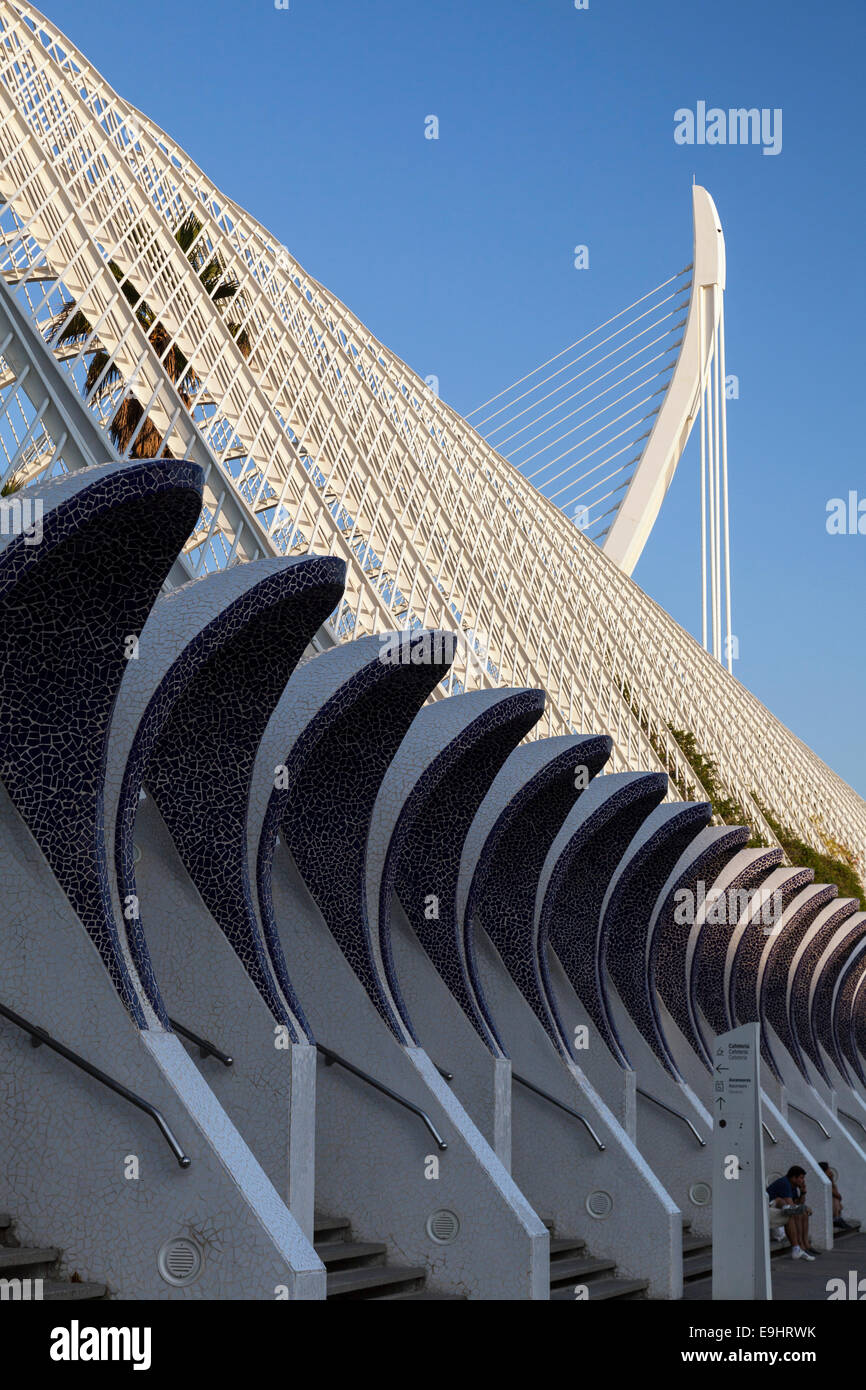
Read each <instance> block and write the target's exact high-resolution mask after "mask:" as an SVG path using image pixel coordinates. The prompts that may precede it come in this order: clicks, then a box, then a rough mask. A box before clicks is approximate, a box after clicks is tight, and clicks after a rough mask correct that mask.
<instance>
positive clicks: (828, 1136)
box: [788, 1101, 830, 1139]
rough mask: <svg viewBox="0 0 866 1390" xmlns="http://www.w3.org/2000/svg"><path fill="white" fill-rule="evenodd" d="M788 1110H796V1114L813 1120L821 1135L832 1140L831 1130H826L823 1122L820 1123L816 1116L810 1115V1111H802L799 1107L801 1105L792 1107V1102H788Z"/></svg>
mask: <svg viewBox="0 0 866 1390" xmlns="http://www.w3.org/2000/svg"><path fill="white" fill-rule="evenodd" d="M788 1109H789V1110H796V1112H797V1114H798V1115H805V1117H806V1119H807V1120H811V1121H812V1124H813V1125H817V1126H818V1128H819V1129H820V1131H821V1133H822V1134H823V1135H824V1138H825V1139H829V1138H830V1131H829V1129H825V1128H824V1126H823V1125H822V1124H821V1121H820V1120H817V1119H816V1118H815V1116H814V1115H810V1114H809V1112H808V1110H801V1109H800V1107H799V1105H792V1104H791V1102H790V1101H788Z"/></svg>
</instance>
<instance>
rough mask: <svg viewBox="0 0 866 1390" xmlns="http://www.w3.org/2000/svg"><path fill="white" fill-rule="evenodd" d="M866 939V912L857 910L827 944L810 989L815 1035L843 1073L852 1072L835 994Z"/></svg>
mask: <svg viewBox="0 0 866 1390" xmlns="http://www.w3.org/2000/svg"><path fill="white" fill-rule="evenodd" d="M864 938H866V912H855V913H853V914H852V916H850V917H848V918H846V920H845V921H844V922H843V923H842V924H841V926H840V927H839V928H838V929H837V930H836V932H835V933H834V934H833V936H832V937H831V938H830V940H829V942H828V943H827V945H826V946H825V948H824V952H823V954H822V956H821V959H820V961H819V962H818V965H817V967H816V969H815V971H814V974H813V976H812V983H811V985H810V989H809V994H810V999H809V1018H810V1021H811V1024H812V1036H813V1037H814V1039H815V1041H816V1042H817V1043H820V1045H821V1047H823V1048H824V1050H825V1052H826V1053H827V1054H828V1056H829V1057H830V1058H831V1060H832V1061H833V1063H834V1065H835V1066H836V1067H837V1068H838V1070H839V1071H840V1072H841V1074H842V1076H847V1075H848V1068H847V1066H846V1064H845V1057H844V1054H843V1052H842V1050H841V1048H840V1047H839V1040H838V1038H837V1036H836V1033H835V1030H834V1028H833V995H834V992H835V988H836V983H837V981H838V979H839V976H840V975H841V974H842V971H843V970H844V968H845V965H846V963H847V961H849V960H850V958H851V956H852V955H853V953H854V952H855V951H856V949H857V946H858V945H859V944H860V942H862V941H863V940H864Z"/></svg>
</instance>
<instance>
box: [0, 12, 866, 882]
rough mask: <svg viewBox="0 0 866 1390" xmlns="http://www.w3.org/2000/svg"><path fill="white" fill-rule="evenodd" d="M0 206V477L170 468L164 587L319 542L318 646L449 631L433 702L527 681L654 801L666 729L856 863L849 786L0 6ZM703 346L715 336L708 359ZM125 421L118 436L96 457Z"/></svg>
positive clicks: (670, 754) (84, 66)
mask: <svg viewBox="0 0 866 1390" xmlns="http://www.w3.org/2000/svg"><path fill="white" fill-rule="evenodd" d="M0 195H2V198H3V200H4V202H3V205H2V207H0V269H2V275H0V444H2V449H3V451H4V453H5V463H4V460H3V459H2V458H0V471H2V472H3V474H4V476H5V478H6V480H7V481H8V479H9V478H10V477H11V476H12V475H14V476H15V478H16V480H17V481H19V482H21V481H23V482H24V483H25V484H31V483H32V482H33V481H34V480H37V479H38V478H40V477H44V476H48V475H52V474H55V473H57V472H60V471H63V470H65V469H68V468H78V467H82V466H86V465H87V464H90V463H94V462H101V461H104V460H105V459H106V458H110V457H113V456H115V455H117V456H121V457H142V456H152V454H153V453H154V452H163V451H165V450H168V451H170V452H171V453H172V454H174V455H175V456H188V457H190V458H193V459H195V460H196V461H198V462H199V463H201V465H202V467H203V468H204V471H205V475H206V491H205V505H204V509H203V511H202V515H201V518H200V520H199V524H198V527H197V529H196V531H195V533H194V535H193V536H192V538H191V539H190V541H189V543H188V546H187V548H186V552H185V555H184V567H183V574H185V575H188V574H201V573H204V572H207V571H209V570H211V569H214V568H218V567H221V566H224V565H227V564H234V563H239V562H242V561H245V560H250V559H253V558H256V557H257V556H260V555H270V554H290V553H299V552H301V551H307V550H319V551H327V550H330V551H332V552H333V553H335V554H339V555H341V556H342V557H343V558H344V559H345V560H346V562H347V566H348V582H347V587H346V593H345V596H344V598H343V600H342V602H341V604H340V606H339V608H338V609H337V611H336V612H335V613H334V615H333V617H332V620H331V624H330V629H331V635H332V637H333V638H334V640H337V641H339V640H341V639H343V638H345V637H347V636H352V635H362V634H370V633H373V634H375V633H378V632H383V631H386V630H390V629H393V628H395V627H400V626H410V627H418V626H421V625H424V626H438V627H445V628H451V629H456V630H457V631H458V632H459V633H460V634H462V639H463V640H462V642H461V657H460V660H459V661H458V662H457V663H456V664H455V668H454V671H453V672H452V675H451V676H450V678H449V681H448V683H447V690H446V691H441V692H439V693H440V694H442V693H451V692H453V691H459V690H461V689H468V688H476V687H478V686H493V685H498V684H518V685H531V686H542V687H543V688H544V689H545V690H546V691H547V692H548V703H547V710H546V717H545V719H544V720H543V721H542V722H541V724H540V725H539V727H538V730H537V733H538V734H539V735H544V734H548V733H549V734H557V733H564V732H567V731H569V730H577V729H580V730H597V731H599V732H602V731H606V732H608V733H610V735H611V737H612V738H613V741H614V750H613V755H612V758H611V762H610V764H609V769H610V770H611V771H622V770H626V769H629V768H647V769H657V768H661V769H663V770H665V771H667V772H668V773H669V774H670V776H671V779H672V780H671V790H670V793H669V794H670V796H671V798H672V799H676V798H677V797H678V796H679V795H680V794H681V793H682V794H684V795H690V796H697V797H699V798H700V797H701V796H702V795H703V794H704V788H703V787H702V786H701V783H700V780H699V778H698V777H697V775H696V774H695V771H694V769H693V768H692V767H691V766H690V765H689V762H688V760H687V758H686V757H685V755H684V753H683V751H682V747H681V745H680V743H679V742H678V740H677V739H676V738H675V737H674V734H673V730H686V731H688V732H690V733H691V734H692V735H693V736H694V739H695V742H696V745H697V747H698V748H699V749H700V750H701V751H702V752H703V753H704V754H705V756H707V757H708V758H711V759H713V760H714V761H715V762H716V764H717V765H718V768H719V771H720V775H721V778H722V780H723V782H724V785H725V788H726V790H727V792H728V794H729V795H730V796H732V797H735V798H736V799H737V801H738V802H739V803H740V804H741V806H742V808H743V812H744V815H745V817H746V818H747V819H748V820H749V821H750V823H752V824H753V825H754V826H755V827H756V829H757V831H758V833H759V834H761V835H762V836H763V837H764V839H765V840H766V841H767V842H769V843H772V842H774V836H773V832H772V830H771V828H770V826H769V824H768V823H767V822H766V821H765V819H764V816H763V814H762V812H761V810H760V806H759V803H761V804H763V805H765V806H767V807H768V808H772V811H773V813H774V815H775V816H776V817H778V819H779V820H781V821H782V822H783V823H785V824H788V825H791V826H792V827H793V828H794V829H795V830H796V831H797V832H798V833H799V834H800V835H801V836H802V838H803V839H804V840H806V841H808V842H809V843H811V844H813V845H814V846H815V848H817V849H823V848H824V847H825V843H826V840H825V837H831V838H832V840H834V841H839V842H841V843H843V844H844V845H846V846H849V847H850V849H851V850H852V852H853V853H855V854H857V855H860V856H864V857H866V806H864V803H863V801H862V800H861V799H860V797H858V796H857V795H856V793H855V792H854V791H853V790H852V789H851V788H850V787H849V786H847V785H846V784H845V783H844V782H843V781H842V780H841V778H839V777H838V776H837V775H836V774H835V773H833V772H831V771H830V769H828V768H827V767H826V766H825V765H824V764H823V763H822V762H821V761H820V759H819V758H817V757H816V755H815V754H814V753H812V752H811V750H810V749H809V748H807V747H806V746H805V745H804V744H803V743H801V742H800V741H799V740H798V739H796V738H795V737H794V736H793V735H792V734H791V733H790V732H789V731H788V730H787V729H786V728H784V727H783V726H782V725H781V724H780V723H779V722H778V721H777V720H776V719H775V718H774V717H773V716H772V715H771V714H770V713H769V711H767V710H766V709H765V708H764V706H763V705H761V703H760V702H759V701H758V700H757V699H755V697H754V696H752V695H751V694H750V693H749V692H748V691H747V690H746V689H745V688H744V687H743V686H742V685H741V684H740V683H739V682H738V681H736V680H735V679H734V678H733V677H732V676H731V675H730V674H729V673H728V672H727V671H725V670H724V669H723V667H722V666H721V665H720V664H719V662H718V661H716V660H715V659H713V657H712V656H711V655H710V654H709V653H708V652H705V651H703V650H702V648H701V646H700V644H699V643H697V642H695V641H694V640H693V639H692V638H691V637H690V636H689V635H688V634H687V633H686V632H684V631H683V630H682V629H681V628H680V627H679V626H678V625H677V624H676V623H675V622H674V621H673V620H672V619H671V618H670V617H669V616H668V614H666V613H665V612H664V611H663V610H662V609H661V608H660V607H659V606H658V605H657V604H655V603H653V602H652V600H651V599H649V598H648V597H647V596H646V595H645V594H644V593H642V592H641V590H640V589H639V588H638V587H637V586H636V585H635V584H634V583H633V582H632V581H631V580H630V578H629V577H628V575H627V574H626V573H625V572H624V566H625V568H627V562H626V561H625V560H623V559H622V557H620V558H619V559H618V560H617V559H613V558H611V555H610V554H608V553H605V552H604V551H601V550H600V549H599V548H598V546H596V545H594V544H593V542H592V541H591V540H589V539H588V538H587V537H586V536H585V535H583V534H581V533H580V531H579V530H577V529H576V528H575V526H574V524H573V523H572V522H571V521H570V520H569V519H568V518H567V517H566V516H564V515H563V513H562V512H561V511H560V509H559V508H558V507H557V506H556V505H555V503H553V502H551V501H550V500H549V499H548V498H547V497H545V496H544V495H543V494H542V493H541V492H540V491H539V490H538V489H536V487H534V486H533V485H532V484H531V483H530V482H528V481H527V479H525V478H524V477H523V476H522V474H521V473H520V472H519V471H518V470H517V469H516V468H515V467H514V466H512V465H511V464H510V463H508V462H507V461H506V460H505V459H504V458H503V457H502V456H501V455H500V454H499V453H498V452H497V451H496V450H495V449H494V448H492V447H491V446H490V445H489V444H488V443H487V442H486V441H485V440H484V439H483V438H482V437H481V435H479V434H478V433H477V431H476V430H474V429H473V428H471V427H470V426H469V425H468V424H467V422H466V421H465V420H464V419H463V418H462V417H461V416H460V415H458V414H457V412H456V411H454V410H452V409H451V408H450V407H449V406H448V405H447V404H445V403H444V402H443V401H441V400H439V399H437V398H436V397H435V396H434V395H433V393H432V392H431V390H430V389H429V388H428V387H427V386H426V385H425V383H424V382H423V381H422V380H421V378H420V377H418V376H417V375H416V374H415V373H414V372H413V371H411V369H410V368H409V367H407V366H406V365H405V364H404V363H403V362H401V361H400V360H399V359H398V358H396V357H395V356H394V355H393V353H391V352H389V351H388V349H387V348H386V347H385V346H384V345H383V344H382V343H380V342H378V341H377V340H376V339H375V338H374V337H373V336H372V335H371V334H370V332H369V331H368V330H367V329H366V328H365V327H364V325H363V324H362V323H361V322H360V321H359V320H358V319H357V318H356V317H355V316H354V315H353V314H352V313H351V311H350V310H349V309H347V308H346V306H345V305H343V304H342V303H341V302H340V301H339V300H338V299H336V298H335V297H334V296H333V295H332V294H330V293H329V292H328V291H327V290H326V289H325V288H324V287H323V286H322V285H321V284H319V283H318V282H317V281H315V280H313V279H312V278H311V277H310V276H309V275H307V274H306V272H305V271H304V270H303V269H302V268H301V267H300V266H299V265H298V264H297V263H296V262H295V261H294V260H293V258H292V257H291V256H290V255H289V254H288V252H287V251H286V250H285V249H284V247H282V246H281V244H280V243H279V242H278V241H277V240H275V238H274V237H272V236H271V235H270V233H269V232H268V231H267V230H266V229H265V228H264V227H262V226H261V225H260V224H259V223H258V222H256V221H255V219H254V218H253V217H251V216H250V215H249V214H248V213H247V212H245V211H244V210H243V209H242V208H240V207H239V206H238V205H237V204H235V203H233V202H232V201H231V199H229V198H227V197H226V196H225V195H224V194H222V193H221V192H220V191H219V190H218V189H216V188H215V187H214V185H213V184H212V183H211V182H210V181H209V180H208V179H207V177H206V175H205V174H204V173H203V172H202V170H201V169H199V168H198V167H197V166H196V165H195V164H194V163H193V162H192V161H191V160H190V159H189V157H188V156H187V155H186V154H185V153H184V152H183V151H182V150H181V149H179V148H178V147H177V146H176V145H175V144H174V142H173V141H172V140H171V138H170V137H169V136H168V135H166V134H165V132H163V131H162V130H160V129H159V127H157V126H156V125H154V124H153V123H152V122H151V121H150V120H148V119H147V117H145V116H144V115H143V114H142V113H141V112H139V111H137V110H136V109H135V108H133V107H131V106H129V105H128V103H126V102H124V101H123V100H122V99H121V98H120V97H119V96H118V95H117V94H116V93H115V92H114V91H112V89H111V88H110V87H109V86H108V84H107V83H106V82H105V81H104V80H103V79H102V77H101V76H100V75H99V73H98V72H96V71H95V70H94V69H93V68H92V67H91V66H90V64H89V63H88V62H87V60H86V59H85V58H84V57H83V56H82V55H81V54H80V53H79V52H77V51H76V50H75V48H74V47H73V46H72V44H71V43H70V42H69V41H68V40H67V39H66V38H65V37H64V36H63V35H62V34H60V33H59V31H58V30H57V29H56V28H55V27H54V26H53V25H51V24H50V23H49V22H48V21H47V20H46V19H45V18H44V17H43V16H41V15H40V14H39V13H38V11H36V10H34V9H32V8H31V7H30V6H29V5H25V4H15V3H11V0H0ZM716 307H718V308H719V309H720V300H719V303H718V305H715V304H714V305H713V314H715V311H716ZM714 322H715V319H714ZM721 352H722V340H721V338H719V343H718V352H717V353H716V356H715V359H714V360H715V361H716V363H719V364H720V360H721ZM668 399H670V392H668V397H667V398H666V400H665V405H667V401H668ZM123 412H126V418H127V419H128V420H130V421H132V422H134V428H132V429H128V430H127V431H126V433H125V435H124V436H123V439H122V441H121V442H118V431H117V428H116V424H117V421H118V419H119V418H120V416H121V414H122V413H123ZM116 446H117V447H116ZM647 452H649V451H647ZM677 456H678V455H677ZM719 457H720V454H719V453H718V451H717V452H716V454H714V458H719ZM665 467H666V465H658V466H657V467H656V470H655V473H654V472H653V470H652V469H651V470H649V472H648V473H646V472H645V474H644V475H640V474H636V475H635V479H634V480H633V481H632V484H631V486H632V487H634V486H635V481H639V480H640V478H641V477H643V476H646V477H647V478H648V479H649V485H650V486H651V488H655V487H656V484H654V483H653V482H652V478H653V477H656V475H657V478H663V477H664V473H665ZM714 468H715V464H714ZM714 476H715V475H714ZM641 485H642V484H641ZM716 495H717V496H718V493H717V494H716ZM653 496H655V492H653ZM661 496H663V490H662V492H661V495H660V496H659V499H658V501H659V505H660V502H661ZM615 535H616V531H615V528H614V529H612V530H611V536H610V539H611V542H612V541H613V540H614V538H615ZM716 565H717V567H718V559H717V560H716ZM178 577H182V575H181V574H180V573H179V575H178Z"/></svg>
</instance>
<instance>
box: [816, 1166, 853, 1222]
mask: <svg viewBox="0 0 866 1390" xmlns="http://www.w3.org/2000/svg"><path fill="white" fill-rule="evenodd" d="M818 1167H819V1168H820V1169H821V1171H822V1172H824V1173H826V1175H827V1177H828V1178H829V1179H830V1182H831V1183H832V1184H833V1225H834V1226H835V1227H836V1229H837V1230H839V1231H854V1230H856V1229H857V1228H856V1226H852V1225H851V1223H850V1221H846V1220H845V1218H844V1217H843V1215H842V1207H843V1202H842V1194H841V1192H840V1191H839V1189H838V1187H837V1186H836V1170H835V1168H831V1167H830V1165H829V1163H819V1164H818Z"/></svg>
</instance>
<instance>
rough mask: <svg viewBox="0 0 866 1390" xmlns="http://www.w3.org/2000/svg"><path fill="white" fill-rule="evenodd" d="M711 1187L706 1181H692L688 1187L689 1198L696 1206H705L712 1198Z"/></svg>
mask: <svg viewBox="0 0 866 1390" xmlns="http://www.w3.org/2000/svg"><path fill="white" fill-rule="evenodd" d="M712 1196H713V1189H712V1188H711V1187H710V1184H709V1183H708V1182H693V1183H692V1185H691V1187H690V1188H689V1200H690V1201H692V1202H694V1204H695V1206H696V1207H706V1206H708V1205H709V1203H710V1201H711V1200H712Z"/></svg>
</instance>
